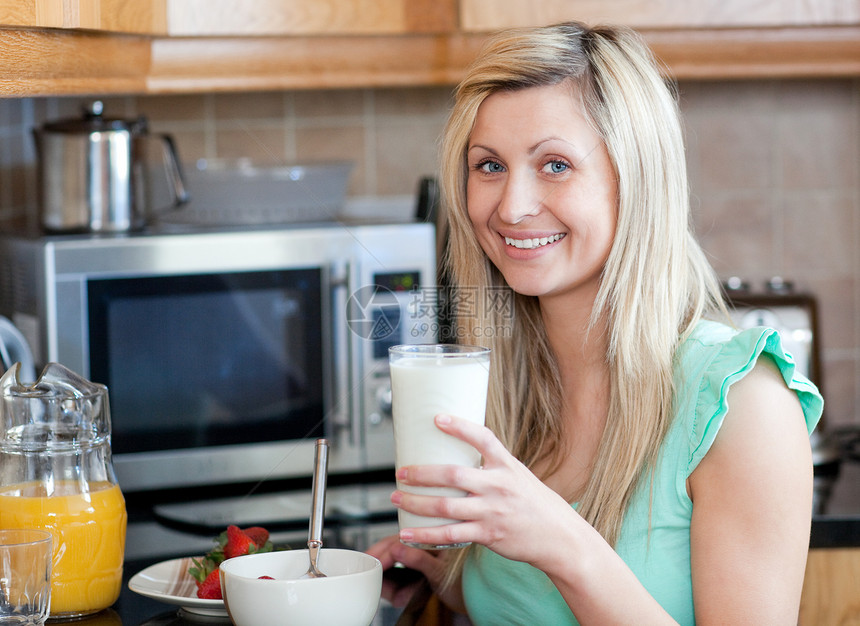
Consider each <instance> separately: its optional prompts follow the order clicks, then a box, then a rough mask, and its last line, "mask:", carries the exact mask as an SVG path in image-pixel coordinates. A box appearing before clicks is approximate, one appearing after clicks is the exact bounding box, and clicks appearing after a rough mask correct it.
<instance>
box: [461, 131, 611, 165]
mask: <svg viewBox="0 0 860 626" xmlns="http://www.w3.org/2000/svg"><path fill="white" fill-rule="evenodd" d="M550 141H560V142H562V143H564V144H566V145H568V146H570V148H571V149H572V150H574V152H576V153H577V155H579V159H578V161H581V160H582V159H584V158H585V157H587V156H588V155H589V154H591V152H592V151H593V150H594V149H593V148H592V149H591V150H589V151H588V152H586V153H585V154H584V155H583V154H581V153H582V151H581V150H580V149H579V148H577V147H576V146H575V145H574V144H572V143H570V142H569V141H568V140H567V139H562V138H561V137H557V136H556V135H550V136H549V137H544V138H543V139H540V140H538V141H537V142H535V144H534V145H532V146H531V147H530V148H529V149H528V153H529V155H532V154H534V153H535V152H537V151H538V150H539V149H540V147H541V146H542V145H543V144H545V143H548V142H550ZM475 148H478V149H480V150H486V151H487V152H489V153H490V154H493V155H495V156H498V155H499V153H498V152H497V151H496V150H493V149H492V148H490V147H489V146H485V145H482V144H472V145H470V146H469V147H468V149H467V150H466V153H467V154H468V153H469V152H471V151H472V150H473V149H475Z"/></svg>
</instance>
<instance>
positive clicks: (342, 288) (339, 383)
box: [330, 263, 359, 445]
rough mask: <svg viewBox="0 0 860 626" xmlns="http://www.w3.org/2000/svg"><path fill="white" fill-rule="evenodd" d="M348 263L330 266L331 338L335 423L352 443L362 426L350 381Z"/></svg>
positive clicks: (349, 277)
mask: <svg viewBox="0 0 860 626" xmlns="http://www.w3.org/2000/svg"><path fill="white" fill-rule="evenodd" d="M351 270H352V268H351V267H350V265H349V263H343V264H338V265H336V266H334V267H332V268H331V283H330V284H331V338H332V347H331V355H332V361H331V365H332V374H331V376H332V381H333V384H332V388H333V390H334V393H333V397H332V405H331V406H332V409H331V410H332V417H333V419H332V423H333V424H334V426H335V428H336V429H337V430H338V431H340V430H341V429H344V428H346V429H347V430H348V431H349V432H348V436H349V441H350V444H351V445H357V444H358V443H359V442H358V439H359V429H358V427H357V425H356V424H355V421H356V420H357V416H358V409H357V407H356V406H354V405H355V404H356V402H355V398H356V397H357V394H355V393H351V387H352V385H353V381H352V380H351V375H350V372H351V371H356V370H355V369H354V368H351V367H350V365H351V364H352V362H353V360H354V359H355V356H354V354H353V353H354V350H353V349H352V342H351V341H350V338H349V329H348V321H347V315H348V313H347V308H348V306H349V304H348V299H349V285H350V284H352V283H353V281H352V280H351Z"/></svg>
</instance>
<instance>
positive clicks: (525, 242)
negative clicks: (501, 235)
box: [505, 234, 564, 250]
mask: <svg viewBox="0 0 860 626" xmlns="http://www.w3.org/2000/svg"><path fill="white" fill-rule="evenodd" d="M562 237H564V235H563V234H557V235H551V236H549V237H534V238H533V239H514V238H513V237H505V244H507V245H509V246H513V247H514V248H520V249H521V250H522V249H524V250H531V249H533V248H541V247H543V246H546V245H549V244H551V243H555V242H556V241H558V240H559V239H561V238H562Z"/></svg>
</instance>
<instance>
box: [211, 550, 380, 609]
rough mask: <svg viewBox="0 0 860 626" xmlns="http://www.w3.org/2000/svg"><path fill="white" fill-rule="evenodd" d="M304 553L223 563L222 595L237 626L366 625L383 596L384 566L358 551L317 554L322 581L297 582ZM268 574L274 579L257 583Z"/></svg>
mask: <svg viewBox="0 0 860 626" xmlns="http://www.w3.org/2000/svg"><path fill="white" fill-rule="evenodd" d="M308 564H309V561H308V551H307V550H286V551H282V552H265V553H262V554H249V555H246V556H238V557H235V558H232V559H228V560H226V561H224V562H223V563H221V591H222V595H223V596H224V605H225V606H226V607H227V612H228V613H229V614H230V619H231V620H233V624H235V625H236V626H261V625H262V624H266V625H267V626H304V625H305V624H307V625H308V626H329V625H331V626H367V625H368V624H370V622H372V621H373V617H374V615H376V611H377V608H378V607H379V598H380V595H381V592H382V565H381V564H380V563H379V561H378V560H377V559H376V558H374V557H372V556H370V555H369V554H365V553H364V552H358V551H356V550H337V549H328V548H323V549H322V550H320V554H319V559H318V561H317V565H318V567H319V569H320V571H321V572H323V573H324V574H325V575H326V577H325V578H309V579H302V580H299V579H300V578H301V577H302V576H303V575H304V574H305V572H307V570H308ZM260 576H271V577H272V578H274V579H275V580H265V579H262V580H261V579H260Z"/></svg>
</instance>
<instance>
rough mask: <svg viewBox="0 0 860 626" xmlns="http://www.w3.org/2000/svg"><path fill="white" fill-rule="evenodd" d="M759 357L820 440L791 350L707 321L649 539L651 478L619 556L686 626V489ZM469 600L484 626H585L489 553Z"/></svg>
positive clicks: (634, 502)
mask: <svg viewBox="0 0 860 626" xmlns="http://www.w3.org/2000/svg"><path fill="white" fill-rule="evenodd" d="M761 354H768V355H770V356H771V357H772V358H773V360H774V362H775V363H776V364H777V366H778V367H779V370H780V372H782V376H783V378H784V379H785V381H786V384H787V385H788V387H789V388H790V389H793V390H794V391H795V392H796V393H797V396H798V398H799V399H800V403H801V406H802V408H803V413H804V416H805V418H806V427H807V430H808V431H809V432H810V433H811V432H812V429H813V428H814V427H815V425H816V424H817V423H818V420H819V419H820V417H821V412H822V408H823V406H824V401H823V400H822V398H821V395H820V394H819V393H818V390H817V389H816V387H815V385H813V384H812V383H811V382H809V380H807V379H806V378H804V377H803V376H802V375H801V374H800V373H798V372H795V367H796V366H795V363H794V359H793V358H792V357H791V355H790V354H788V353H786V352H785V350H784V349H783V347H782V343H781V341H780V338H779V335H778V334H777V332H776V331H775V330H773V329H770V328H753V329H749V330H743V331H737V330H734V329H732V328H730V327H728V326H725V325H723V324H719V323H716V322H710V321H703V322H701V323H700V324H699V325H698V326H697V327H696V328H695V329H694V331H693V333H692V334H691V335H690V337H689V338H687V339H686V340H685V341H684V343H683V344H682V345H681V347H680V349H679V351H678V354H677V355H676V358H675V384H676V388H677V398H676V402H677V414H676V416H675V419H674V421H673V423H672V426H671V427H670V429H669V432H668V433H667V435H666V439H665V441H664V442H663V444H662V446H661V448H660V455H659V458H658V461H657V471H656V472H655V475H654V491H653V509H652V510H651V516H652V517H651V529H650V531H651V535H650V538H649V537H648V532H649V528H648V516H649V488H648V487H649V484H648V482H649V480H648V478H650V475H649V477H648V478H645V479H643V482H642V483H640V485H639V487H638V489H637V491H636V493H635V494H634V495H633V498H632V499H631V502H630V506H629V508H628V511H627V513H626V514H625V516H624V522H623V524H622V529H621V536H620V537H619V540H618V542H617V544H616V547H615V549H616V551H617V552H618V554H619V555H620V556H621V558H623V559H624V562H625V563H627V565H628V566H629V567H630V569H632V570H633V572H634V573H635V574H636V576H637V577H638V579H639V580H640V581H641V582H642V584H643V585H644V586H645V588H646V589H647V590H648V591H649V592H650V593H651V595H652V596H653V597H654V598H655V599H656V600H657V601H658V602H659V603H660V604H661V605H662V606H663V608H665V609H666V611H668V612H669V614H670V615H671V616H672V617H673V618H675V620H677V621H678V623H679V624H682V625H683V624H694V623H695V621H696V620H695V615H694V611H693V587H692V577H691V576H692V575H691V569H690V519H691V516H692V513H693V503H692V501H691V500H690V498H689V496H688V495H687V489H686V480H687V478H688V477H689V476H690V474H691V473H692V471H693V470H694V469H695V468H696V466H697V465H698V464H699V461H701V460H702V458H703V457H704V456H705V454H706V453H707V452H708V450H709V449H710V447H711V445H712V444H713V442H714V439H715V438H716V436H717V432H718V431H719V429H720V426H721V425H722V423H723V418H724V417H725V415H726V413H727V411H728V404H727V401H726V398H727V395H728V390H729V387H730V386H731V385H732V383H734V382H736V381H738V380H740V379H741V378H743V377H744V376H745V375H746V374H747V373H748V372H749V371H750V370H751V369H752V368H753V366H754V365H755V362H756V359H757V358H758V357H759V355H761ZM535 531H536V532H539V529H538V528H536V529H535ZM571 558H576V555H575V554H571ZM463 594H464V597H465V601H466V606H467V608H468V611H469V617H470V619H471V620H472V622H473V623H474V624H476V625H478V626H482V625H485V624H499V625H502V624H504V625H510V624H528V625H533V624H553V625H556V624H576V623H577V621H576V619H575V618H574V616H573V614H572V613H571V612H570V609H569V608H568V607H567V604H566V603H565V602H564V599H563V598H562V597H561V594H560V593H559V592H558V590H556V588H555V586H554V585H553V584H552V583H551V582H550V580H549V578H547V576H546V575H545V574H544V573H543V572H541V571H539V570H537V569H535V568H533V567H532V566H530V565H527V564H525V563H522V562H518V561H509V560H507V559H505V558H503V557H501V556H499V555H497V554H496V553H494V552H492V551H490V550H488V549H487V548H485V547H483V546H475V547H474V548H473V549H472V550H471V551H470V555H469V558H468V559H467V561H466V564H465V567H464V569H463Z"/></svg>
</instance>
